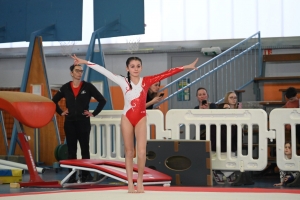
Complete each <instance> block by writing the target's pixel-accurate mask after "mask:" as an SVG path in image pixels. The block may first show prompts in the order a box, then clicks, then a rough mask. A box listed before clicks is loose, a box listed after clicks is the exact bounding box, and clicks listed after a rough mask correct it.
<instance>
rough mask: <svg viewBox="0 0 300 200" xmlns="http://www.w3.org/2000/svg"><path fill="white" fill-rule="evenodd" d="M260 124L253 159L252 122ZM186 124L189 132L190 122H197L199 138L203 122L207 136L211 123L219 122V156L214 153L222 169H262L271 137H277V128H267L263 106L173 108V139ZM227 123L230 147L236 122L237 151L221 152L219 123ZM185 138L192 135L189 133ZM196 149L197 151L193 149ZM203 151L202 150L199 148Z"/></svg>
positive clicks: (216, 166)
mask: <svg viewBox="0 0 300 200" xmlns="http://www.w3.org/2000/svg"><path fill="white" fill-rule="evenodd" d="M253 124H256V125H257V126H258V132H259V134H258V148H259V150H258V158H257V159H254V158H253V155H252V149H253V142H252V141H253V134H252V133H253V131H252V127H253V126H252V125H253ZM182 125H184V127H185V129H186V130H185V132H186V133H189V132H190V125H195V128H196V138H195V139H196V140H199V139H200V128H199V127H200V125H205V126H206V140H210V125H216V127H217V129H216V157H212V168H213V169H220V170H240V171H260V170H263V169H264V168H265V167H266V166H267V152H268V145H267V142H268V138H270V139H274V138H275V132H274V131H268V130H267V114H266V112H265V111H264V110H262V109H190V110H187V109H173V110H169V111H168V113H167V115H166V128H167V129H170V130H171V132H172V139H179V138H180V129H179V127H180V126H182ZM221 125H226V126H227V133H228V134H227V149H231V139H230V138H231V125H237V127H238V133H237V141H238V144H237V155H236V157H232V156H231V151H227V156H226V157H223V156H221V152H220V151H221V150H220V146H221V144H220V143H221V141H220V138H221V137H220V127H221ZM243 126H247V127H248V155H243V154H242V148H243V145H242V127H243ZM185 139H191V138H190V135H188V134H186V138H185ZM194 153H196V152H194ZM199 153H200V152H199Z"/></svg>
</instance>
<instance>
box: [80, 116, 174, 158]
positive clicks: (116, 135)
mask: <svg viewBox="0 0 300 200" xmlns="http://www.w3.org/2000/svg"><path fill="white" fill-rule="evenodd" d="M121 116H122V111H121V110H110V111H108V110H103V111H102V112H101V113H100V114H99V115H98V116H96V117H93V118H91V124H92V130H91V135H90V152H91V158H92V159H107V160H117V161H125V158H124V144H123V141H122V133H121V123H120V122H121ZM151 125H155V132H156V139H163V138H170V137H171V131H170V130H164V115H163V113H162V112H161V111H160V110H147V139H150V126H151ZM77 157H78V158H81V153H80V147H79V146H78V151H77ZM135 161H136V160H135Z"/></svg>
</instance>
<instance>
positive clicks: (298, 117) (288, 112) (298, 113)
mask: <svg viewBox="0 0 300 200" xmlns="http://www.w3.org/2000/svg"><path fill="white" fill-rule="evenodd" d="M286 124H290V125H291V143H292V158H291V159H290V160H288V159H285V156H284V143H285V142H286V138H285V125H286ZM297 124H298V126H299V124H300V108H277V109H273V110H272V111H271V113H270V129H273V130H275V131H276V157H277V166H278V167H279V169H281V170H283V171H300V156H297V147H296V144H297V141H296V125H297Z"/></svg>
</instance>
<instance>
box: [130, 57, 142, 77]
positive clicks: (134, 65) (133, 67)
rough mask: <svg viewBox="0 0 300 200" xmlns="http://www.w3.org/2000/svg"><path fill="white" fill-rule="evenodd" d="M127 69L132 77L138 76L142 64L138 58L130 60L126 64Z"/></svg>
mask: <svg viewBox="0 0 300 200" xmlns="http://www.w3.org/2000/svg"><path fill="white" fill-rule="evenodd" d="M127 71H129V73H130V75H131V76H133V77H139V76H140V73H141V71H142V64H141V62H140V61H138V60H131V61H130V63H129V64H128V66H127Z"/></svg>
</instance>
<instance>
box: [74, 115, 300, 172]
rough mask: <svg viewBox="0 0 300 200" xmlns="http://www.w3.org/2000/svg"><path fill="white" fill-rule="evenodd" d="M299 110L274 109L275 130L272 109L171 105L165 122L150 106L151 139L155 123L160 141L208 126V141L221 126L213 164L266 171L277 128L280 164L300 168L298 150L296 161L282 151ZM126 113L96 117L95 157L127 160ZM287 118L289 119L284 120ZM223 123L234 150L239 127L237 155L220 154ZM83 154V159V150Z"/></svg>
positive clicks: (187, 136) (188, 137) (197, 137)
mask: <svg viewBox="0 0 300 200" xmlns="http://www.w3.org/2000/svg"><path fill="white" fill-rule="evenodd" d="M299 113H300V110H299V109H293V110H291V109H274V110H273V111H272V112H271V116H270V127H271V129H270V130H268V128H267V127H268V119H267V113H266V112H265V111H264V110H262V109H215V110H213V109H211V110H209V109H208V110H205V109H201V110H198V109H172V110H169V111H168V112H167V114H166V119H165V120H166V121H165V122H166V123H164V116H163V114H162V112H161V111H159V110H147V138H148V139H150V126H151V125H155V132H156V138H155V139H171V140H178V139H184V140H193V139H195V140H200V126H201V125H205V126H206V140H210V125H216V127H217V129H216V136H217V137H216V138H217V140H216V144H217V145H216V156H215V157H212V168H213V169H220V170H239V171H261V170H263V169H265V167H266V166H267V162H268V140H269V139H271V140H272V139H275V132H276V143H277V161H279V165H278V166H279V168H280V169H287V170H298V171H300V168H299V166H300V160H299V157H298V156H297V155H295V153H293V159H291V160H288V161H287V160H285V159H284V155H283V153H282V152H283V147H284V139H285V138H284V137H279V136H280V135H279V132H283V127H284V124H291V125H294V124H296V123H297V122H299V123H300V121H299V119H300V114H299ZM121 115H122V111H120V110H113V111H102V112H101V113H100V115H99V116H97V117H95V118H91V123H92V125H93V126H92V130H91V140H90V150H91V158H93V159H108V160H119V161H124V144H123V142H122V136H121V135H122V134H121V128H120V121H121ZM284 116H288V117H284ZM291 116H292V117H291ZM283 118H284V119H285V120H282V119H283ZM221 125H226V126H227V149H231V148H230V147H231V140H230V138H231V125H236V126H237V127H238V128H237V130H238V132H237V134H238V138H237V141H238V142H237V152H236V156H232V152H231V151H227V155H226V156H225V157H224V156H223V155H222V154H221V152H220V143H221V141H220V127H221ZM191 126H193V127H194V129H195V132H194V135H195V137H194V138H192V137H191V134H190V133H191V132H192V131H191V128H190V127H191ZM164 127H165V128H166V130H165V129H164ZM254 127H255V128H254ZM182 129H184V130H182ZM254 129H255V130H254ZM294 129H295V128H292V132H295V130H294ZM182 134H183V135H184V137H182ZM245 138H246V139H247V141H246V143H245ZM295 140H296V138H295V136H292V141H293V142H294V143H295ZM254 149H256V150H257V155H254V152H255V151H254ZM245 151H246V152H247V153H245ZM293 152H295V147H293ZM191 153H201V152H191ZM78 157H80V149H79V150H78ZM135 162H136V160H135Z"/></svg>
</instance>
